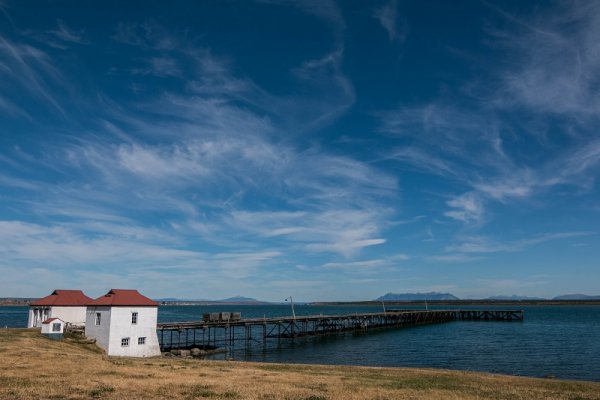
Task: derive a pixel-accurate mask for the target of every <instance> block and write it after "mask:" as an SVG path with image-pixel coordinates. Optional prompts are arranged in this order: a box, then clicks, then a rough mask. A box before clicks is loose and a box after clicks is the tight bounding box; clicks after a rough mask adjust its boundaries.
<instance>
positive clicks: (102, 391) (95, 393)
mask: <svg viewBox="0 0 600 400" xmlns="http://www.w3.org/2000/svg"><path fill="white" fill-rule="evenodd" d="M114 391H115V388H114V387H112V386H108V385H98V386H96V387H95V388H93V389H91V390H90V391H89V392H88V394H89V395H90V397H93V398H96V399H98V398H103V397H105V395H106V394H107V393H112V392H114Z"/></svg>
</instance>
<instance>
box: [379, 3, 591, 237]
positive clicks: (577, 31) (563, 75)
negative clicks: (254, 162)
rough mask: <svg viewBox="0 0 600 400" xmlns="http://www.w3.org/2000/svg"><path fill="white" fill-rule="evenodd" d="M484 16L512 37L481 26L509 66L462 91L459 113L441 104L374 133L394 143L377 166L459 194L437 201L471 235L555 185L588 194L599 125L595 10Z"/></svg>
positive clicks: (398, 113) (404, 112) (413, 110)
mask: <svg viewBox="0 0 600 400" xmlns="http://www.w3.org/2000/svg"><path fill="white" fill-rule="evenodd" d="M489 7H491V8H492V9H494V10H495V11H496V12H498V13H499V14H500V15H502V16H504V17H505V18H506V19H507V20H508V21H509V25H510V26H511V28H514V29H512V30H508V31H507V30H506V29H505V27H503V29H500V28H495V27H493V26H491V25H486V31H487V33H488V35H489V40H488V44H489V45H490V47H491V48H492V49H493V50H494V51H498V52H501V53H503V54H510V55H511V57H510V58H507V60H509V61H507V62H506V63H502V64H500V65H499V66H496V67H494V68H491V69H490V71H488V72H487V73H488V74H489V78H488V79H486V80H481V79H479V78H474V79H473V81H472V82H470V83H468V84H465V86H466V87H468V90H465V92H464V93H461V96H462V97H461V98H462V99H463V100H462V103H463V104H464V105H462V106H459V105H457V104H458V103H454V104H453V105H452V106H450V105H449V104H451V103H450V102H449V100H448V99H446V97H445V96H440V98H439V99H436V100H433V101H432V102H430V103H429V104H425V105H422V106H417V107H407V106H404V107H401V108H399V109H398V110H392V111H386V112H382V113H379V114H377V115H378V117H379V118H380V120H381V131H382V132H383V133H385V134H387V135H389V136H391V137H394V138H395V139H396V141H397V143H398V145H397V146H396V147H395V148H394V149H392V150H388V151H387V152H386V154H385V155H384V158H388V159H393V160H397V161H399V162H400V163H402V164H403V165H405V166H408V167H410V168H412V169H416V170H418V171H422V172H424V173H427V174H431V175H434V176H438V177H441V178H443V179H444V180H446V181H448V182H454V183H455V184H456V183H458V184H460V185H462V186H463V187H464V192H462V193H456V192H455V193H445V194H444V193H440V195H441V196H444V195H445V196H450V197H451V199H450V200H447V201H446V205H447V206H448V207H449V210H446V211H443V214H444V215H445V216H446V217H449V218H451V219H454V220H457V221H460V222H462V223H466V224H472V225H475V226H481V224H482V223H484V222H486V221H489V220H490V218H492V217H491V215H490V211H489V210H490V209H492V208H493V205H494V203H498V202H500V203H503V204H509V203H514V202H523V201H526V200H528V199H530V198H534V197H535V196H538V195H540V194H543V193H549V192H551V191H552V190H555V189H556V188H557V187H558V186H562V187H565V186H566V187H571V188H575V191H573V192H572V193H573V194H577V193H585V192H586V191H589V190H591V189H592V188H593V186H594V183H595V181H596V177H597V175H598V173H597V168H596V167H597V165H598V163H599V162H600V157H599V154H598V143H597V142H598V139H597V137H596V136H597V135H595V134H593V133H590V132H595V131H596V130H597V126H598V124H599V122H600V121H599V119H598V118H597V113H595V111H594V110H597V109H598V105H599V104H600V97H598V95H597V91H595V90H594V88H595V87H596V86H597V85H598V78H597V77H598V76H600V73H597V72H600V70H598V68H600V59H599V58H598V57H597V54H598V51H597V48H598V45H597V43H596V42H595V41H593V40H591V39H590V38H592V37H595V33H596V32H597V31H598V28H597V26H598V24H597V23H596V22H597V21H598V20H600V7H597V6H596V5H584V4H582V3H572V4H569V5H567V4H563V5H558V6H557V7H556V8H553V9H552V10H551V11H550V12H548V11H547V12H545V13H541V14H540V15H537V16H535V17H533V18H532V19H531V20H528V21H524V20H521V19H519V18H517V17H514V16H512V15H511V14H509V13H507V12H505V11H504V10H502V9H500V8H498V7H496V6H494V5H489ZM531 49H536V51H531ZM597 70H598V71H597ZM465 94H467V96H466V97H465V96H464V95H465ZM507 113H508V116H507ZM543 118H545V120H547V119H548V118H551V119H553V123H554V124H555V126H554V127H553V128H552V129H553V132H554V133H553V137H552V138H550V137H549V136H548V133H547V132H546V131H545V129H547V128H540V126H541V127H544V126H545V125H544V124H539V123H538V122H537V121H540V120H541V119H543ZM517 120H518V122H515V121H517ZM516 132H521V133H516ZM516 144H518V145H519V146H516ZM518 147H522V148H524V147H526V148H527V149H528V152H527V154H521V153H518V152H515V148H518Z"/></svg>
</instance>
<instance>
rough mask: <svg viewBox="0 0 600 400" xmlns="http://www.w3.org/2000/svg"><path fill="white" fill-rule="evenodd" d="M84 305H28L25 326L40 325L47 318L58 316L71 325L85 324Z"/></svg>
mask: <svg viewBox="0 0 600 400" xmlns="http://www.w3.org/2000/svg"><path fill="white" fill-rule="evenodd" d="M85 310H86V307H65V306H63V307H57V306H53V307H49V306H33V307H29V319H28V321H27V327H28V328H33V327H38V328H39V327H41V326H42V322H44V321H45V320H46V319H48V318H60V319H62V320H63V321H65V322H68V323H70V324H73V325H84V324H85Z"/></svg>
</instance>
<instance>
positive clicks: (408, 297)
mask: <svg viewBox="0 0 600 400" xmlns="http://www.w3.org/2000/svg"><path fill="white" fill-rule="evenodd" d="M425 300H433V301H436V300H443V301H447V300H461V299H460V298H458V297H456V296H455V295H453V294H451V293H439V292H429V293H387V294H385V295H383V296H381V297H378V298H377V299H375V301H425ZM472 300H492V301H538V300H558V301H560V300H575V301H576V300H600V296H589V295H586V294H579V293H577V294H565V295H562V296H556V297H553V298H552V299H546V298H543V297H536V296H519V295H515V294H513V295H512V296H503V295H499V296H490V297H487V298H485V299H472Z"/></svg>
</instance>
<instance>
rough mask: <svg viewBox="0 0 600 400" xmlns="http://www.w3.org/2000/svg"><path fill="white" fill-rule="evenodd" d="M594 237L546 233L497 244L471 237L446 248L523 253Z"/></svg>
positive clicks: (585, 234)
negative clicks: (527, 250)
mask: <svg viewBox="0 0 600 400" xmlns="http://www.w3.org/2000/svg"><path fill="white" fill-rule="evenodd" d="M590 235H595V233H594V232H557V233H546V234H540V235H536V236H532V237H529V238H524V239H520V240H515V241H506V242H498V241H494V240H491V239H488V238H486V237H483V236H472V237H467V238H463V240H461V242H460V243H457V244H453V245H450V246H447V247H446V250H447V251H449V252H459V253H498V252H514V251H523V250H524V249H526V248H527V247H531V246H534V245H537V244H541V243H545V242H549V241H555V240H563V239H571V238H578V237H583V236H590Z"/></svg>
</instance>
